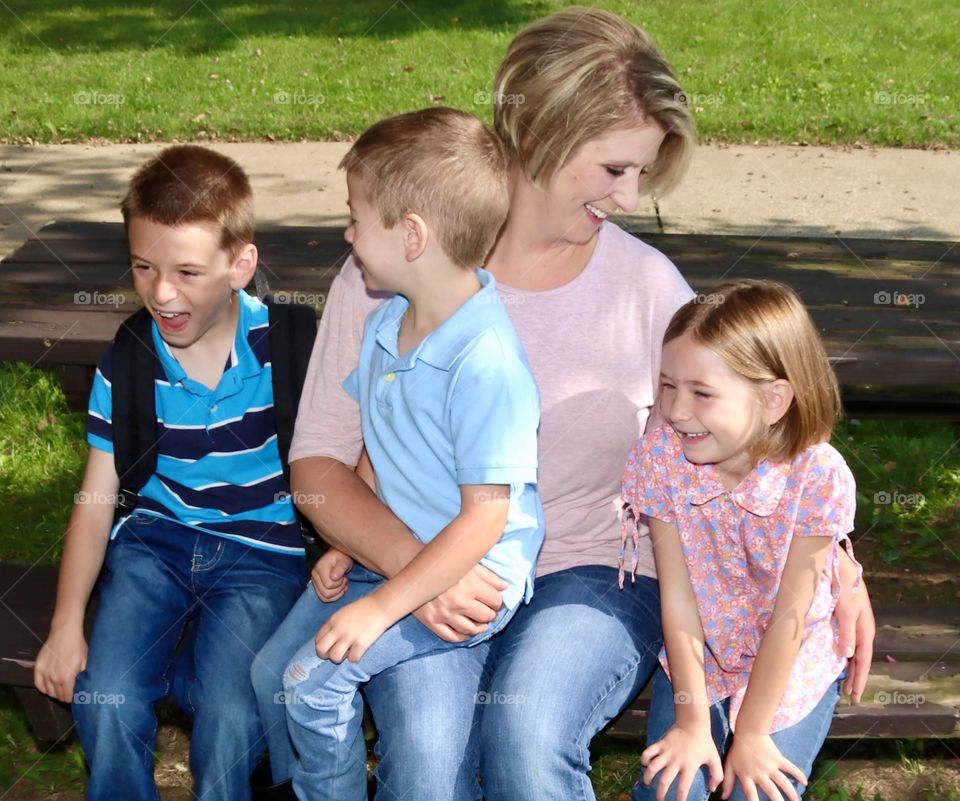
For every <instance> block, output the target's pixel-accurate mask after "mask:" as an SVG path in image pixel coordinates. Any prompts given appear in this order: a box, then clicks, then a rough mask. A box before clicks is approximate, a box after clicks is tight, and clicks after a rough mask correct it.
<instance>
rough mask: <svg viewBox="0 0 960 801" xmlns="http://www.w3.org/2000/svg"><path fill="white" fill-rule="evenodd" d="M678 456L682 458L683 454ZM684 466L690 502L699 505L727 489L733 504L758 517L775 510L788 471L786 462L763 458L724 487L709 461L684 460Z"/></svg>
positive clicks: (785, 482) (785, 483) (788, 467)
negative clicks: (733, 484) (689, 478)
mask: <svg viewBox="0 0 960 801" xmlns="http://www.w3.org/2000/svg"><path fill="white" fill-rule="evenodd" d="M680 458H682V459H683V460H684V461H685V462H686V457H685V456H683V455H681V457H680ZM687 466H688V468H689V469H690V471H691V472H692V474H693V475H692V481H691V482H690V491H689V494H688V498H689V501H690V503H691V504H693V505H694V506H702V505H703V504H705V503H707V502H709V501H712V500H713V499H714V498H718V497H719V496H721V495H723V494H724V493H727V494H729V496H730V499H731V500H732V501H733V502H734V503H735V504H737V506H739V507H741V508H742V509H745V510H746V511H748V512H750V513H752V514H755V515H757V516H758V517H768V516H769V515H771V514H773V513H774V512H775V511H776V510H777V507H778V506H779V505H780V499H781V498H782V497H783V492H784V490H785V489H786V487H787V479H788V477H789V475H790V465H789V463H787V462H769V461H766V460H764V461H762V462H760V464H759V465H757V467H756V469H755V470H751V471H750V474H749V475H748V476H747V477H746V478H745V479H744V480H743V481H741V482H740V483H739V484H738V485H737V486H736V487H734V488H733V489H732V490H728V489H727V488H726V487H724V486H723V482H721V481H720V477H719V475H718V474H717V468H716V467H714V466H713V465H691V464H690V463H689V462H688V463H687Z"/></svg>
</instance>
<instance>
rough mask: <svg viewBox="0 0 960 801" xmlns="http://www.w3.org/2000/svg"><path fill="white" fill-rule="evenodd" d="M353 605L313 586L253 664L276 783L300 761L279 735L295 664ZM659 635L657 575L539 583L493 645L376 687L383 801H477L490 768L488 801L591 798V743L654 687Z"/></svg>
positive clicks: (397, 671) (433, 661)
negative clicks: (288, 672) (624, 580)
mask: <svg viewBox="0 0 960 801" xmlns="http://www.w3.org/2000/svg"><path fill="white" fill-rule="evenodd" d="M347 602H348V599H346V598H344V599H341V600H340V601H337V602H335V603H332V604H324V603H323V602H321V601H320V600H319V599H318V598H317V596H316V593H314V591H313V589H312V588H308V589H307V591H306V592H305V593H304V594H303V595H302V596H301V598H300V600H299V601H298V602H297V604H296V606H295V607H294V609H293V611H292V612H291V613H290V615H289V616H288V618H287V619H286V620H285V621H284V623H283V625H282V626H281V627H280V628H279V629H278V630H277V633H276V634H275V635H274V636H273V637H272V638H271V639H270V641H269V642H268V643H267V645H266V646H265V647H264V648H263V650H262V651H261V652H260V653H259V654H258V656H257V660H256V661H255V662H254V665H253V671H252V675H253V682H254V686H255V688H256V690H257V696H258V700H259V702H260V710H261V716H262V717H263V719H264V721H265V725H266V727H267V731H268V739H269V748H270V759H271V763H272V765H273V771H274V773H273V776H274V780H275V781H282V780H284V779H288V778H290V777H291V775H292V774H293V768H294V763H295V756H294V752H293V749H292V747H291V743H290V740H289V738H288V737H286V736H279V734H280V732H281V731H282V729H281V728H280V725H279V723H278V721H279V722H280V723H282V721H283V718H284V714H285V710H284V707H283V704H282V703H277V701H276V699H277V698H279V699H281V701H282V699H283V691H282V678H283V673H284V668H285V667H286V665H287V663H288V662H289V660H290V657H291V655H292V654H293V653H294V652H295V651H296V650H297V649H298V648H299V647H300V646H301V645H302V644H303V642H304V641H305V640H306V639H308V638H312V637H313V636H314V635H315V634H316V632H317V630H318V629H319V628H320V626H321V625H322V624H323V622H324V621H325V620H326V619H327V618H328V617H329V616H330V615H331V614H333V612H335V611H336V610H337V609H339V608H340V607H341V606H342V605H344V604H345V603H347ZM431 636H432V635H431ZM661 637H662V635H661V629H660V600H659V591H658V587H657V583H656V581H654V580H653V579H650V578H638V579H637V581H636V583H635V584H630V583H628V584H627V586H626V587H625V588H624V589H623V590H622V591H620V590H618V589H617V571H616V569H615V568H611V567H603V566H588V567H580V568H572V569H570V570H563V571H559V572H557V573H551V574H549V575H547V576H542V577H540V578H538V579H537V580H536V583H535V585H534V594H533V600H532V601H531V602H530V603H529V604H528V605H521V606H520V607H519V608H518V609H517V611H516V613H515V615H514V617H513V620H512V621H511V622H510V625H508V626H506V627H505V628H504V629H503V630H502V631H501V632H500V633H499V634H497V635H496V636H495V637H493V638H492V639H490V640H487V641H486V642H481V643H479V644H478V645H475V646H473V647H471V648H453V649H451V650H446V651H439V652H435V653H432V654H429V655H427V656H422V657H419V658H417V659H412V660H410V661H407V662H403V663H401V664H399V665H397V666H396V667H392V668H390V669H388V670H385V671H384V672H383V673H380V674H379V675H378V676H374V677H373V678H372V679H371V680H370V682H369V683H368V684H367V685H366V688H365V691H364V694H365V696H366V698H367V701H368V703H369V705H370V708H371V711H372V713H373V718H374V723H375V724H376V727H377V731H378V734H379V739H378V740H377V745H376V753H377V756H378V757H379V764H378V766H377V769H376V775H377V796H376V797H377V801H393V800H394V799H400V798H403V799H417V801H478V799H480V798H481V787H480V784H479V783H478V781H477V775H478V772H481V771H482V774H483V797H485V798H486V799H487V801H534V800H536V801H555V800H556V799H558V798H563V799H580V800H582V801H592V800H593V799H594V798H595V796H594V793H593V788H592V786H591V782H590V777H589V775H588V771H589V769H590V750H589V748H590V741H591V740H592V739H593V737H594V735H595V734H596V733H597V732H599V731H600V729H602V728H603V727H604V726H605V725H606V724H607V723H608V722H609V721H610V720H612V719H613V718H614V717H616V716H617V715H618V714H619V713H620V712H621V711H622V710H623V709H624V707H626V705H627V704H629V703H630V701H632V700H633V698H634V696H636V694H637V693H638V692H639V691H640V690H641V689H642V688H643V686H644V685H645V684H646V683H647V681H648V680H649V678H650V676H651V675H652V673H653V670H654V668H655V667H656V665H657V654H658V653H659V651H660V647H661V644H662V639H661ZM481 754H482V762H481ZM359 758H360V749H359V748H358V749H357V751H356V753H355V756H354V759H359ZM362 798H365V795H363V791H360V790H359V789H357V795H354V796H347V795H344V796H342V799H343V801H356V799H362Z"/></svg>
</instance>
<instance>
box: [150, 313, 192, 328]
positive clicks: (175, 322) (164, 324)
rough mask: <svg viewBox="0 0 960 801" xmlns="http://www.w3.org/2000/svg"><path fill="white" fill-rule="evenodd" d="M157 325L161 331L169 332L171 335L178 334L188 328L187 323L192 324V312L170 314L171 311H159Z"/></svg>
mask: <svg viewBox="0 0 960 801" xmlns="http://www.w3.org/2000/svg"><path fill="white" fill-rule="evenodd" d="M156 315H157V324H158V325H159V326H160V328H161V330H163V331H168V332H170V333H173V334H175V333H177V332H179V331H182V330H183V329H184V328H186V326H187V323H189V322H190V312H170V311H159V310H158V311H157V312H156Z"/></svg>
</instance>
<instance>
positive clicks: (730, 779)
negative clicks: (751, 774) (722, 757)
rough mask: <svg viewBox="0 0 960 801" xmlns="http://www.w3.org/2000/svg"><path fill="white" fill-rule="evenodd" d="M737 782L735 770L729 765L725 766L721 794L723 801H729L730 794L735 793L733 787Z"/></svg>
mask: <svg viewBox="0 0 960 801" xmlns="http://www.w3.org/2000/svg"><path fill="white" fill-rule="evenodd" d="M736 780H737V774H736V773H734V772H733V769H732V768H731V767H730V766H729V765H725V766H724V769H723V789H722V791H721V793H720V797H721V798H722V799H723V801H727V799H728V798H729V797H730V793H732V792H733V785H734V783H735V782H736Z"/></svg>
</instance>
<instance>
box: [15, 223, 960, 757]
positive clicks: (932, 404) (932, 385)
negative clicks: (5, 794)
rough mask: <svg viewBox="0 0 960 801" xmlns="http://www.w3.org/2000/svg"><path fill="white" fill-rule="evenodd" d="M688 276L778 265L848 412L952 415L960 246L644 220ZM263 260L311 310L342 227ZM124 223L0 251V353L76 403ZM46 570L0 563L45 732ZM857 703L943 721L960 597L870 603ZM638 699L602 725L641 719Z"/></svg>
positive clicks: (24, 689) (122, 266)
mask: <svg viewBox="0 0 960 801" xmlns="http://www.w3.org/2000/svg"><path fill="white" fill-rule="evenodd" d="M643 239H644V240H645V241H647V242H649V243H650V244H652V245H654V246H655V247H657V248H659V249H660V250H662V251H663V252H664V253H666V254H667V255H668V256H669V257H670V258H671V259H672V260H673V261H674V262H675V263H676V264H677V266H678V267H679V269H680V271H681V272H682V273H683V275H684V276H685V277H686V278H687V280H688V281H689V282H690V283H691V285H692V286H693V287H694V289H695V290H697V291H698V292H707V291H709V288H710V287H711V286H713V285H715V284H716V283H718V282H719V281H721V280H727V279H734V278H747V277H768V278H775V279H777V280H780V281H783V282H785V283H787V284H790V285H791V286H793V287H794V288H795V289H796V290H797V291H798V292H799V293H800V295H801V296H802V297H803V299H804V301H805V303H806V304H807V305H808V307H809V308H810V310H811V313H812V315H813V317H814V320H815V322H816V323H817V325H818V326H819V327H820V329H821V331H822V332H823V336H824V341H825V344H826V347H827V350H828V353H829V354H830V356H831V358H832V360H833V362H834V365H835V367H836V372H837V375H838V378H839V380H840V383H841V390H842V393H843V399H844V406H845V409H846V411H847V414H848V415H849V416H852V417H896V418H902V419H941V420H949V421H954V422H957V421H960V247H956V244H957V243H949V242H947V243H945V242H922V241H889V240H863V239H851V240H841V239H839V238H832V239H830V238H827V239H796V238H777V237H771V238H755V237H744V236H692V235H676V234H644V235H643ZM256 241H257V244H258V247H259V250H260V255H261V272H262V273H263V274H264V275H265V276H266V277H267V279H268V281H269V283H270V286H271V288H272V289H273V291H274V293H275V295H279V298H280V299H284V298H286V299H288V300H289V301H293V302H301V303H307V304H308V305H313V306H315V307H316V308H317V311H318V313H320V312H322V309H323V304H324V301H325V297H326V292H327V291H328V290H329V286H330V282H331V281H332V280H333V277H334V275H335V274H336V272H337V270H338V268H339V265H340V263H341V262H342V260H343V259H344V258H345V257H346V255H347V253H348V252H349V248H348V246H347V245H346V243H344V241H343V239H342V230H341V229H339V228H308V227H279V228H264V229H261V230H260V231H258V232H257V236H256ZM128 265H129V257H128V253H127V246H126V240H125V237H124V234H123V228H122V226H121V225H120V224H114V223H54V224H51V225H48V226H46V227H45V228H44V229H43V230H42V231H40V233H39V235H38V236H37V237H33V238H31V239H29V240H28V241H27V242H26V243H25V244H24V245H23V246H22V247H21V248H20V249H18V250H17V251H16V252H15V253H14V254H12V255H11V256H10V257H9V258H7V259H5V260H4V261H3V262H2V263H0V360H3V361H25V362H28V363H31V364H35V365H43V366H49V367H53V368H55V369H57V370H58V372H59V373H60V376H61V380H62V381H63V382H64V388H65V390H66V391H67V394H68V399H69V400H70V402H71V405H72V407H73V408H76V409H82V408H84V407H85V404H86V396H87V392H88V390H89V382H90V378H91V376H92V373H93V369H94V366H95V365H96V362H97V359H98V358H99V356H100V354H101V353H102V351H103V348H104V346H105V345H106V343H107V342H108V341H109V340H110V339H111V338H112V336H113V334H114V332H115V331H116V329H117V326H118V325H119V324H120V322H121V321H122V320H123V319H124V317H126V316H127V315H128V314H129V313H131V312H132V311H133V310H135V309H136V308H137V306H138V303H137V299H136V295H135V293H134V292H133V290H132V288H131V286H132V283H131V281H130V277H129V275H128V272H129V269H128ZM55 576H56V572H55V569H53V568H33V569H27V568H22V567H16V566H9V565H7V566H3V565H0V683H5V684H9V685H13V686H14V688H15V690H16V692H17V694H18V696H19V697H20V698H21V700H23V701H24V706H25V707H26V709H27V711H28V715H29V716H30V719H31V723H32V724H33V726H34V731H35V732H36V733H37V736H38V737H40V738H41V739H48V740H56V739H58V737H59V736H61V735H62V734H63V733H64V731H66V730H67V729H68V728H69V717H67V718H66V719H65V718H64V717H63V714H64V713H66V707H64V706H63V705H57V704H55V702H47V701H44V700H43V699H42V698H41V697H40V696H39V694H37V693H36V691H34V690H31V689H30V688H31V686H32V677H31V671H30V668H29V667H27V665H28V663H29V662H31V661H32V659H33V658H34V656H35V654H36V650H37V649H38V648H39V646H40V643H41V642H42V639H43V638H44V637H45V636H46V633H47V628H48V626H49V616H50V613H51V612H52V604H53V597H54V591H55V586H56V582H55ZM878 619H879V623H880V630H879V634H878V639H877V645H876V649H875V660H874V669H873V672H872V675H871V681H870V685H869V688H868V691H867V693H866V694H865V696H864V703H863V704H862V705H861V706H859V707H849V706H841V707H839V708H838V711H837V713H836V716H835V722H834V728H833V732H832V733H833V734H834V735H836V736H854V735H856V736H894V735H895V736H900V737H924V736H937V737H943V736H952V735H954V734H956V733H957V714H958V711H957V710H958V703H960V701H958V699H960V656H958V655H957V654H958V652H960V645H958V643H960V613H958V611H957V610H952V609H942V608H935V609H920V608H906V609H898V610H879V611H878ZM645 709H646V701H645V700H644V699H643V698H641V700H640V701H639V702H638V704H637V705H636V706H635V707H634V708H633V709H631V710H628V711H627V712H625V713H624V715H622V716H621V717H620V718H619V719H618V720H617V721H616V722H615V723H614V724H613V725H612V727H611V731H612V732H613V733H615V734H636V733H638V732H639V731H641V730H642V725H643V721H644V717H645Z"/></svg>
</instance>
